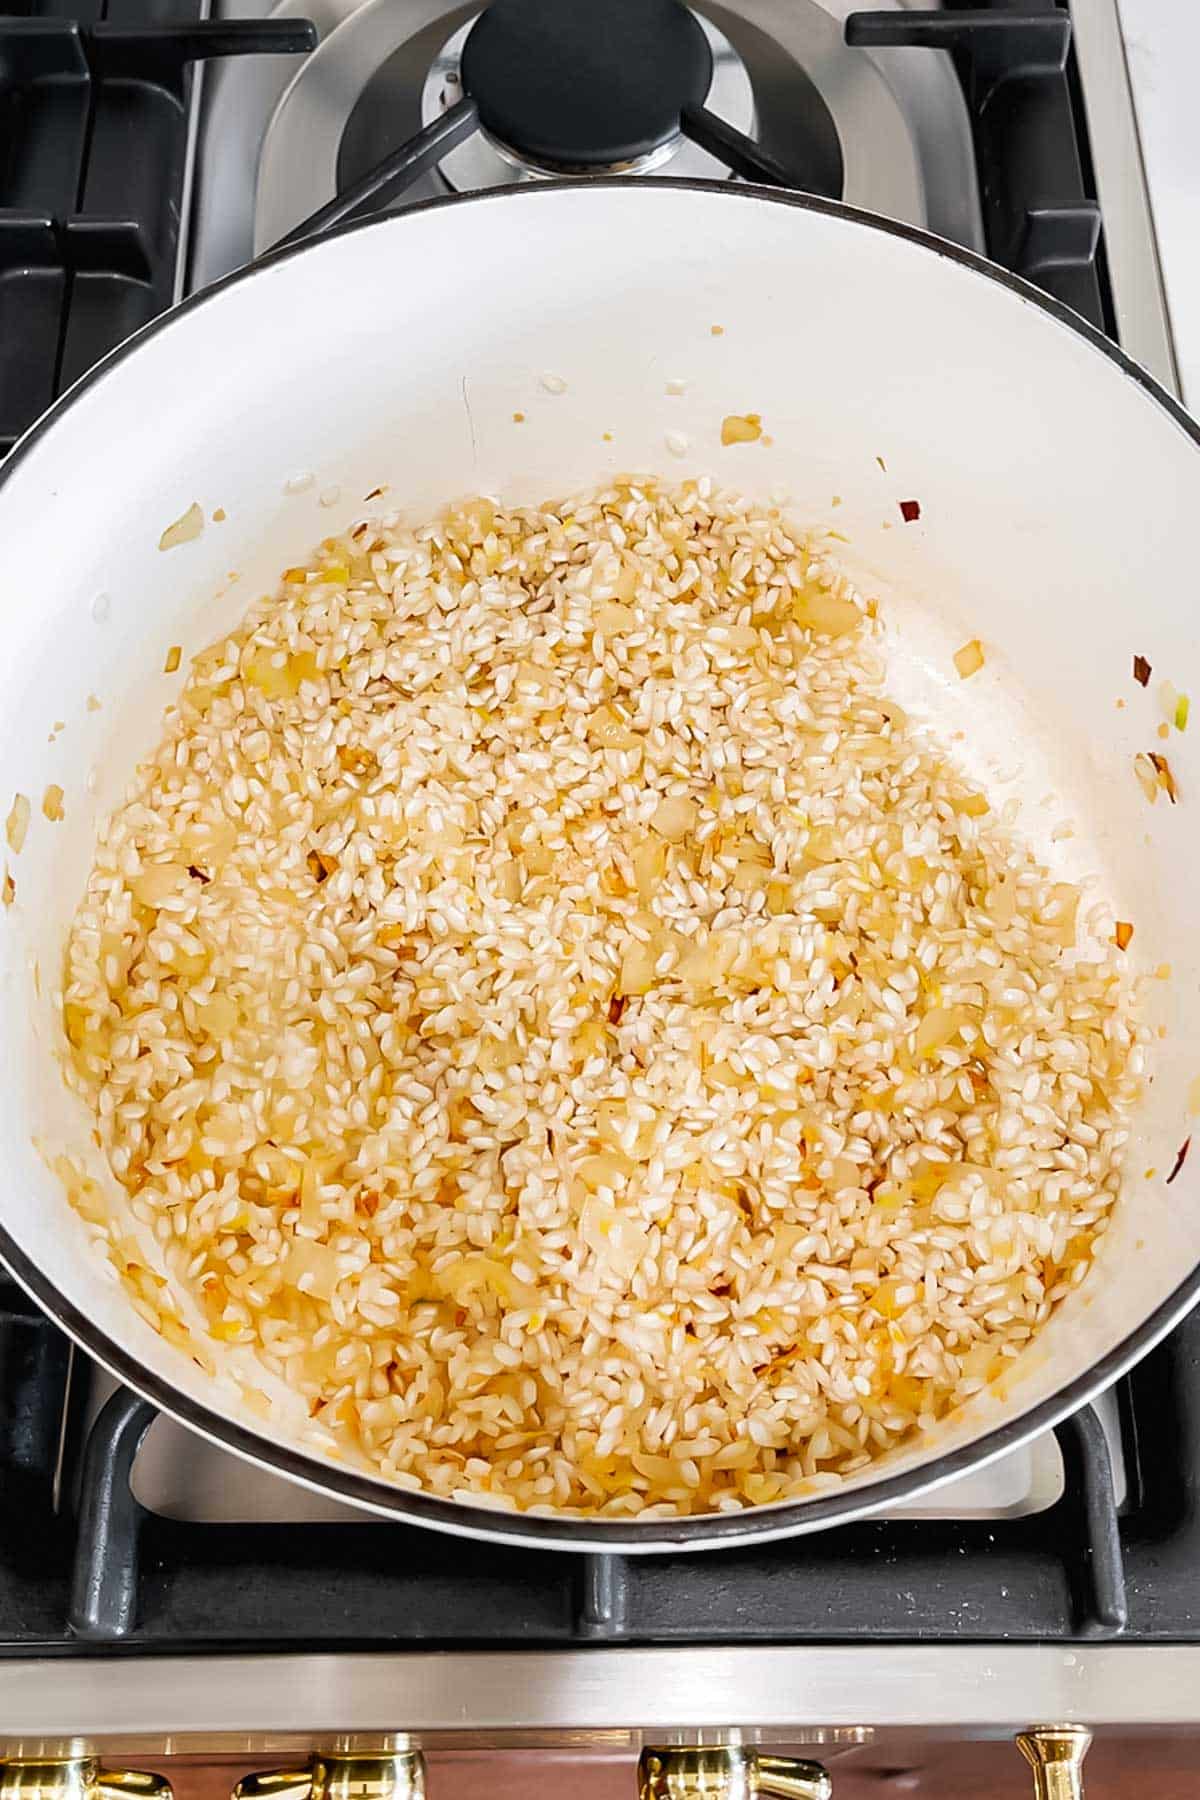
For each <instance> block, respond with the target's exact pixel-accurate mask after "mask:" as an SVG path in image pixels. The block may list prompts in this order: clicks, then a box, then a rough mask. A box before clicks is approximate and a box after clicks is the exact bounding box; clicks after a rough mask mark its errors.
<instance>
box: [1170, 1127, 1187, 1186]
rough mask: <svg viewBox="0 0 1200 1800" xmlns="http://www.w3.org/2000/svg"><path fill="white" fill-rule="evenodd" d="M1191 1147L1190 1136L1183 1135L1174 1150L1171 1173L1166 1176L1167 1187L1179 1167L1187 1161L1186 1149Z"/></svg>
mask: <svg viewBox="0 0 1200 1800" xmlns="http://www.w3.org/2000/svg"><path fill="white" fill-rule="evenodd" d="M1191 1147H1192V1140H1191V1138H1190V1137H1185V1138H1184V1140H1183V1142H1182V1144H1180V1146H1179V1148H1178V1150H1177V1151H1176V1152H1175V1161H1174V1163H1173V1164H1172V1165H1171V1173H1170V1174H1169V1175H1168V1176H1167V1186H1168V1187H1170V1185H1171V1183H1172V1182H1173V1181H1174V1179H1175V1177H1176V1176H1177V1175H1178V1173H1179V1171H1180V1169H1182V1167H1183V1165H1184V1163H1185V1162H1186V1161H1187V1154H1188V1151H1189V1150H1190V1149H1191Z"/></svg>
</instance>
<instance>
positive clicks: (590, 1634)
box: [575, 1553, 629, 1642]
mask: <svg viewBox="0 0 1200 1800" xmlns="http://www.w3.org/2000/svg"><path fill="white" fill-rule="evenodd" d="M628 1610H629V1581H628V1567H627V1564H626V1561H625V1559H624V1557H621V1556H608V1555H602V1554H596V1553H592V1554H589V1555H587V1556H583V1557H581V1558H580V1561H579V1571H578V1578H577V1596H576V1606H575V1630H576V1632H577V1634H578V1635H579V1636H580V1637H581V1638H586V1639H588V1640H589V1641H592V1640H599V1641H601V1642H602V1641H603V1640H604V1639H605V1638H619V1637H622V1636H623V1635H624V1633H625V1629H626V1615H627V1613H628Z"/></svg>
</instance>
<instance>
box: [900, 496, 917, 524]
mask: <svg viewBox="0 0 1200 1800" xmlns="http://www.w3.org/2000/svg"><path fill="white" fill-rule="evenodd" d="M920 516H921V502H920V501H919V500H902V501H901V502H900V517H901V518H902V519H903V520H904V523H905V524H906V525H911V524H912V523H913V522H914V520H916V519H919V518H920Z"/></svg>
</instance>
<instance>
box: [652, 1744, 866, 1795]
mask: <svg viewBox="0 0 1200 1800" xmlns="http://www.w3.org/2000/svg"><path fill="white" fill-rule="evenodd" d="M832 1793H833V1783H832V1782H831V1781H830V1779H829V1776H828V1775H827V1774H826V1772H825V1770H824V1769H823V1768H822V1767H821V1765H820V1763H813V1762H800V1761H799V1760H798V1759H797V1758H796V1757H794V1756H765V1755H763V1754H762V1753H761V1752H760V1751H758V1750H747V1749H744V1748H743V1747H742V1746H741V1745H740V1744H723V1745H720V1746H717V1747H712V1746H703V1747H697V1748H693V1747H691V1746H690V1745H675V1746H672V1747H671V1748H669V1749H665V1750H643V1751H642V1754H641V1758H640V1760H639V1762H638V1795H639V1800H757V1797H758V1796H759V1795H774V1796H778V1800H830V1796H831V1794H832Z"/></svg>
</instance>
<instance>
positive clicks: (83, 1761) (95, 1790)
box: [0, 1756, 171, 1800]
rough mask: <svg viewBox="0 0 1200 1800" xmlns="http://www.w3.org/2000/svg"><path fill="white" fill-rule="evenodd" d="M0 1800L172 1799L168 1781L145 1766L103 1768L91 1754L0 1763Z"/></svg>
mask: <svg viewBox="0 0 1200 1800" xmlns="http://www.w3.org/2000/svg"><path fill="white" fill-rule="evenodd" d="M0 1800H171V1784H170V1782H169V1781H168V1780H167V1779H166V1777H165V1776H163V1775H150V1774H148V1773H147V1772H146V1771H145V1770H144V1769H102V1768H101V1767H100V1764H99V1762H98V1761H97V1760H96V1758H95V1757H94V1756H62V1757H47V1758H46V1759H45V1760H44V1761H31V1760H27V1759H22V1760H21V1761H20V1762H15V1761H14V1762H0Z"/></svg>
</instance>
